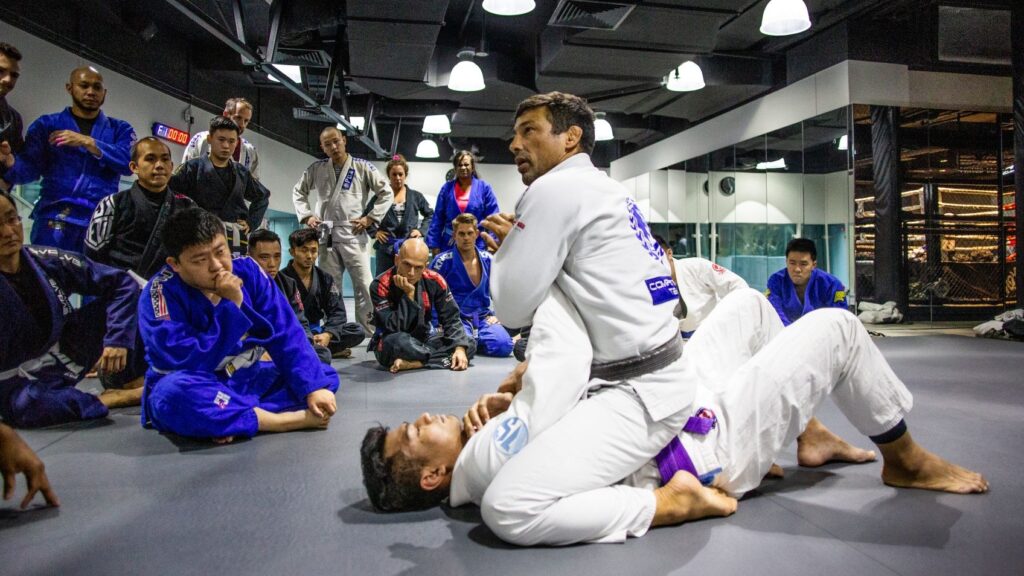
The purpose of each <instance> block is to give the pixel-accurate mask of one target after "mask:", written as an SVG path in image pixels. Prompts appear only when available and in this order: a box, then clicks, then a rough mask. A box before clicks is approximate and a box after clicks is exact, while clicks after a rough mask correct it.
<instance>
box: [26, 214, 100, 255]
mask: <svg viewBox="0 0 1024 576" xmlns="http://www.w3.org/2000/svg"><path fill="white" fill-rule="evenodd" d="M88 231H89V229H88V228H85V227H83V226H76V225H74V224H70V223H68V222H63V221H60V220H37V221H36V223H35V225H33V226H32V238H31V240H32V244H35V245H36V246H53V247H54V248H60V249H61V250H68V251H71V252H78V253H82V252H84V251H85V234H86V232H88Z"/></svg>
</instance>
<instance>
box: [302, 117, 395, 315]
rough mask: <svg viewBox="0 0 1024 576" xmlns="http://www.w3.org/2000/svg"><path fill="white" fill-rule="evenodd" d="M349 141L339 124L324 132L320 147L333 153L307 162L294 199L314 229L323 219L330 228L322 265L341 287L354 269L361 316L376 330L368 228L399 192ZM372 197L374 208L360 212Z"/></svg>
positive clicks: (354, 283) (357, 304)
mask: <svg viewBox="0 0 1024 576" xmlns="http://www.w3.org/2000/svg"><path fill="white" fill-rule="evenodd" d="M346 142H347V141H346V139H345V135H344V134H343V133H342V132H341V130H338V129H337V128H336V127H334V126H328V127H327V128H324V129H323V130H322V131H321V132H320V149H321V150H323V151H324V154H327V158H325V159H323V160H317V161H316V162H314V163H312V164H310V165H309V168H306V171H305V172H304V173H303V174H302V178H300V179H299V181H298V183H297V184H295V188H294V189H293V190H292V202H293V203H294V204H295V214H296V216H298V218H299V222H301V223H303V224H306V225H307V226H309V227H310V228H314V229H317V228H320V227H321V225H325V226H326V227H327V228H329V229H330V240H329V241H326V245H325V246H323V247H322V249H321V250H320V263H319V264H320V267H321V268H323V269H324V271H325V272H327V273H328V274H330V275H331V276H332V277H333V278H334V281H335V282H337V284H338V286H339V287H340V286H342V274H343V273H344V272H345V270H348V274H349V277H350V278H352V289H353V290H354V291H355V301H356V321H357V322H359V324H361V325H362V326H363V328H364V329H365V330H366V333H367V334H372V333H373V328H371V322H372V318H373V305H372V303H371V302H370V282H372V281H373V271H372V269H371V268H370V254H369V251H368V246H369V243H370V236H369V235H368V234H367V233H366V229H367V228H369V227H370V226H371V224H379V223H380V221H381V220H383V219H384V215H385V214H387V211H388V209H389V208H391V204H392V202H393V201H394V192H392V191H391V187H390V186H388V181H387V179H386V178H384V176H382V175H381V173H380V172H379V171H377V168H376V167H375V166H374V165H373V164H371V163H370V162H369V161H367V160H363V159H362V158H354V157H352V155H350V154H349V153H348V152H347V150H346V148H345V146H346ZM311 192H312V196H313V197H312V198H310V193H311ZM371 199H373V209H372V210H371V211H370V212H369V213H368V214H367V215H366V216H360V215H361V214H362V213H363V209H364V207H365V206H366V205H367V204H369V203H370V201H371ZM321 242H325V241H324V240H321Z"/></svg>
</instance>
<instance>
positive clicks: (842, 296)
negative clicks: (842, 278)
mask: <svg viewBox="0 0 1024 576" xmlns="http://www.w3.org/2000/svg"><path fill="white" fill-rule="evenodd" d="M843 300H846V290H836V297H835V298H833V299H832V303H833V304H835V303H836V302H842V301H843Z"/></svg>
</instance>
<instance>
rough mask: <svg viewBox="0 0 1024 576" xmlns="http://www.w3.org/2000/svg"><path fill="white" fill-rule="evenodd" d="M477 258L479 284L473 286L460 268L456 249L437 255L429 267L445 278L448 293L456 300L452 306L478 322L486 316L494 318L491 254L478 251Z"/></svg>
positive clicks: (462, 268)
mask: <svg viewBox="0 0 1024 576" xmlns="http://www.w3.org/2000/svg"><path fill="white" fill-rule="evenodd" d="M477 254H479V256H480V268H481V271H480V284H477V285H476V286H474V285H473V281H472V280H471V279H470V278H469V273H468V272H466V267H465V266H464V265H463V264H462V257H461V256H460V255H459V250H458V249H457V248H452V249H451V250H446V251H444V252H441V253H440V254H438V255H437V256H436V257H435V258H434V261H433V262H431V263H430V267H431V268H432V269H434V270H436V271H437V272H438V273H439V274H441V276H444V279H445V281H446V282H448V289H449V290H451V292H452V296H454V297H455V303H456V304H458V305H459V311H460V312H461V313H462V316H463V317H467V318H478V319H480V320H482V319H484V318H486V317H487V316H493V315H494V309H493V308H492V307H491V289H490V285H491V284H490V278H491V260H492V258H493V257H492V256H491V253H490V252H487V251H485V250H477Z"/></svg>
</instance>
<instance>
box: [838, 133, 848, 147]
mask: <svg viewBox="0 0 1024 576" xmlns="http://www.w3.org/2000/svg"><path fill="white" fill-rule="evenodd" d="M849 144H850V142H849V140H848V139H847V137H846V134H843V135H842V136H840V137H839V142H837V143H836V149H837V150H849V148H850V146H849Z"/></svg>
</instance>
